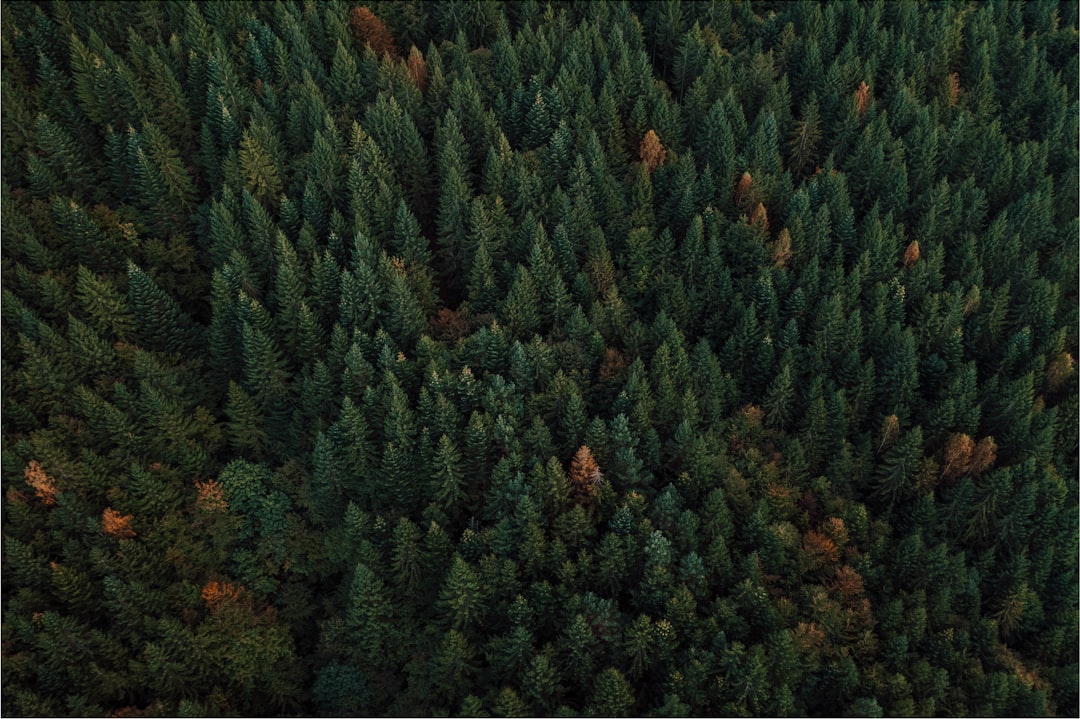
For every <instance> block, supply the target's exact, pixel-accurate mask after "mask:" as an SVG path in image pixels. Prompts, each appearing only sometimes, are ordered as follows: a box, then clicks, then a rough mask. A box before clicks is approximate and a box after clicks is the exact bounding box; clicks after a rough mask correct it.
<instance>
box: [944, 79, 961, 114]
mask: <svg viewBox="0 0 1080 719" xmlns="http://www.w3.org/2000/svg"><path fill="white" fill-rule="evenodd" d="M945 82H946V83H948V85H947V87H946V89H947V91H948V93H949V107H956V101H957V99H959V97H960V73H958V72H954V73H952V74H951V75H949V77H948V79H946V80H945Z"/></svg>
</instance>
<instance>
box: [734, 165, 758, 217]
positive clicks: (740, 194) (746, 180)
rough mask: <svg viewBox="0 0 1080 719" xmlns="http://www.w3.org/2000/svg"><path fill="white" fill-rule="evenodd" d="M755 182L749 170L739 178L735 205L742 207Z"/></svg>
mask: <svg viewBox="0 0 1080 719" xmlns="http://www.w3.org/2000/svg"><path fill="white" fill-rule="evenodd" d="M753 184H754V178H753V177H751V176H750V173H749V172H744V173H743V174H742V177H740V178H739V184H737V185H735V206H736V207H738V208H742V206H743V200H746V199H747V198H748V197H749V193H750V188H751V187H752V186H753Z"/></svg>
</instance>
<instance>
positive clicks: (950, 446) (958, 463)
mask: <svg viewBox="0 0 1080 719" xmlns="http://www.w3.org/2000/svg"><path fill="white" fill-rule="evenodd" d="M974 451H975V442H974V441H973V440H972V439H971V437H969V436H967V435H966V434H961V433H959V432H957V433H955V434H953V435H951V436H950V437H949V439H948V440H947V441H946V442H945V451H944V454H943V455H942V459H941V462H942V465H943V466H942V468H941V478H942V479H944V480H945V481H946V482H951V481H953V480H955V479H957V478H958V477H963V476H964V475H965V474H967V473H968V471H969V470H970V469H971V455H972V453H973V452H974Z"/></svg>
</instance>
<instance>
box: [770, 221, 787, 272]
mask: <svg viewBox="0 0 1080 719" xmlns="http://www.w3.org/2000/svg"><path fill="white" fill-rule="evenodd" d="M772 257H773V262H775V263H776V266H777V267H780V268H784V267H787V263H788V262H789V261H790V260H791V233H790V232H788V228H786V227H785V228H783V229H782V230H780V234H779V235H777V236H776V243H775V244H774V245H773V254H772Z"/></svg>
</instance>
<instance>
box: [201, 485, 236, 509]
mask: <svg viewBox="0 0 1080 719" xmlns="http://www.w3.org/2000/svg"><path fill="white" fill-rule="evenodd" d="M195 490H196V492H197V493H198V494H197V495H196V499H195V505H196V506H197V507H198V508H199V509H201V510H202V511H204V512H219V511H225V510H226V509H228V508H229V504H228V502H226V501H225V494H224V493H223V492H222V491H221V486H220V485H219V484H218V483H217V481H216V480H213V479H207V480H205V481H201V482H200V481H196V482H195Z"/></svg>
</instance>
